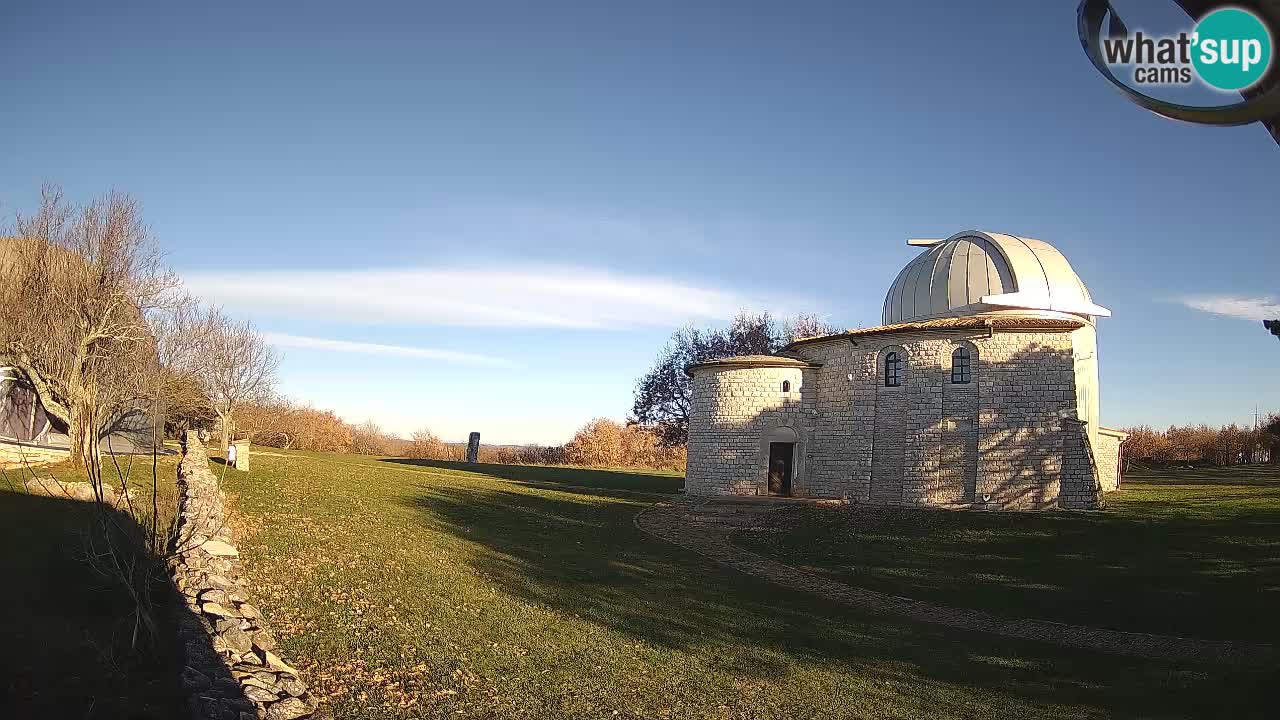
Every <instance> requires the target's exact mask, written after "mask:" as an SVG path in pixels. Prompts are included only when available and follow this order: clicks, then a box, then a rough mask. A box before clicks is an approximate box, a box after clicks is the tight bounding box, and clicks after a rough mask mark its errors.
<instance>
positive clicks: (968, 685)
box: [218, 453, 1280, 718]
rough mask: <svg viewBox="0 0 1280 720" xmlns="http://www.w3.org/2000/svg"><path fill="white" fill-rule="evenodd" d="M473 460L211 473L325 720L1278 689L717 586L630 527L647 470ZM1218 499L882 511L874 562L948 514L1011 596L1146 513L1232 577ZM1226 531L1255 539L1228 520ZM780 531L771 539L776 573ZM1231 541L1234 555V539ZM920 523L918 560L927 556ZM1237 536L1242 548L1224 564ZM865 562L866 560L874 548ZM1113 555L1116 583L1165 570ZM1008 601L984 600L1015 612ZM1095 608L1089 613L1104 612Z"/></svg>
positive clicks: (728, 576) (1121, 701) (706, 567)
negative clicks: (1085, 508)
mask: <svg viewBox="0 0 1280 720" xmlns="http://www.w3.org/2000/svg"><path fill="white" fill-rule="evenodd" d="M218 469H219V470H221V467H219V468H218ZM477 470H478V471H477V472H469V471H466V470H464V469H462V468H461V466H458V465H448V464H444V463H434V464H426V463H423V464H417V465H415V464H410V463H407V462H405V461H399V462H397V461H385V460H379V459H375V458H358V457H352V456H336V455H323V454H311V453H283V454H280V455H276V456H267V455H261V456H254V457H253V472H252V473H248V474H246V473H240V472H235V471H228V473H227V476H226V481H225V483H226V487H227V489H228V491H229V492H230V493H232V494H233V495H234V496H235V498H234V502H235V504H236V506H237V508H238V516H237V524H238V525H239V527H240V530H241V531H242V534H243V539H242V541H241V548H240V549H241V552H242V556H243V559H244V561H245V562H246V565H247V568H248V571H249V572H250V574H251V575H252V577H253V578H254V580H255V582H256V583H257V587H258V594H259V596H260V597H259V601H260V602H259V604H260V605H261V606H262V608H263V609H264V610H265V611H266V613H267V615H268V617H269V618H271V620H272V621H273V623H274V625H275V626H276V629H277V631H278V633H279V635H280V636H281V640H282V646H283V652H284V654H285V656H286V657H287V658H289V659H291V660H293V661H296V662H295V664H297V665H299V666H301V668H302V669H303V671H304V673H305V674H306V676H307V679H308V681H309V682H310V683H311V684H312V686H313V689H314V690H315V691H316V692H317V694H318V696H321V697H323V698H325V702H326V705H327V706H328V707H329V708H330V709H331V710H332V711H333V713H334V715H335V716H336V717H342V718H419V717H478V718H489V717H519V718H559V717H572V718H598V717H621V718H640V717H645V718H652V717H656V718H810V717H814V718H818V717H823V718H825V717H831V718H843V717H849V718H854V717H904V718H945V717H964V718H970V717H989V718H1007V717H1018V718H1037V717H1062V718H1076V717H1113V716H1122V717H1123V716H1141V717H1188V716H1192V717H1250V716H1257V717H1265V716H1267V715H1268V714H1269V713H1270V712H1271V711H1273V710H1274V706H1271V705H1266V704H1264V703H1269V702H1270V701H1271V699H1272V698H1273V697H1274V696H1273V694H1272V691H1271V688H1274V687H1275V684H1276V682H1277V680H1280V672H1277V670H1276V669H1274V668H1260V669H1256V670H1253V671H1241V670H1237V669H1232V668H1224V667H1213V666H1198V665H1188V666H1175V665H1172V664H1167V663H1162V662H1154V661H1145V660H1139V659H1134V658H1123V657H1117V656H1111V655H1105V654H1100V653H1093V652H1084V651H1074V650H1066V649H1062V648H1058V647H1054V646H1050V645H1044V644H1039V643H1029V642H1022V641H1013V640H1008V639H1004V638H998V637H992V636H986V635H982V634H977V633H968V632H958V631H949V630H944V629H941V628H938V627H934V626H929V625H917V624H911V623H906V622H903V621H900V620H898V619H895V618H892V617H883V616H869V615H865V614H862V613H859V612H855V611H851V610H849V609H847V608H844V607H840V606H836V605H833V604H831V603H828V602H825V601H822V600H819V599H817V598H814V597H811V596H808V595H805V594H802V593H797V592H791V591H787V590H784V589H781V588H778V587H775V586H771V585H768V584H765V583H763V582H761V581H758V580H754V579H751V578H747V577H744V576H741V575H738V574H736V573H733V572H731V571H727V570H724V569H722V568H720V567H718V566H716V565H714V564H712V563H710V562H709V561H705V560H703V559H701V558H700V557H697V556H694V555H692V554H690V553H688V552H687V551H684V550H681V549H679V548H676V547H674V546H670V545H667V544H665V543H663V542H661V541H658V540H654V539H651V538H649V537H648V536H645V535H643V534H642V533H640V532H639V531H638V530H637V529H636V528H635V526H634V524H633V519H634V516H635V514H636V513H637V512H638V511H639V510H640V509H642V508H643V507H645V506H646V505H647V504H649V503H651V502H654V501H655V500H656V499H658V498H659V496H655V495H649V494H644V491H652V492H655V493H669V492H671V491H672V490H673V489H674V488H675V487H676V486H677V485H678V481H676V480H673V478H672V477H671V476H669V475H662V474H636V473H626V472H621V471H583V470H574V469H568V468H516V467H503V466H484V467H481V468H477ZM1267 482H1270V481H1267ZM573 485H582V486H589V487H588V488H587V489H580V488H575V487H571V486H573ZM1228 487H1229V488H1235V489H1236V490H1238V491H1239V495H1238V496H1236V497H1234V499H1230V500H1226V501H1223V502H1224V504H1226V505H1228V506H1231V507H1236V508H1237V509H1236V510H1233V511H1226V510H1223V511H1221V513H1226V516H1224V517H1221V518H1220V519H1219V520H1213V518H1215V517H1218V515H1219V514H1220V513H1219V512H1217V511H1212V510H1209V509H1207V508H1206V507H1205V503H1204V500H1203V496H1204V495H1205V494H1208V493H1213V492H1216V489H1215V488H1209V487H1205V488H1200V489H1196V488H1194V487H1181V486H1177V487H1175V486H1169V487H1167V488H1164V489H1160V488H1158V487H1151V488H1136V489H1134V490H1127V491H1126V493H1128V495H1125V496H1123V497H1125V498H1126V499H1125V500H1124V501H1123V502H1117V503H1116V505H1115V507H1116V509H1115V510H1112V511H1108V513H1105V514H1098V515H1096V516H1095V515H1087V516H1086V515H1080V516H1069V517H1068V516H1058V515H1052V516H1050V515H1044V516H1038V515H1016V516H1014V515H982V516H978V515H972V516H963V517H965V518H971V519H964V520H957V519H955V518H961V517H962V516H960V515H956V514H949V513H926V514H918V516H917V519H916V520H915V521H912V520H911V519H909V518H904V519H899V520H896V521H894V522H896V523H898V524H897V527H898V528H900V529H903V530H904V532H905V529H906V528H909V527H910V526H911V525H912V524H913V522H914V523H915V524H918V525H919V526H920V527H922V528H923V529H922V530H919V531H918V532H915V533H914V534H912V537H915V538H916V540H914V541H913V542H911V543H905V544H902V545H900V546H899V548H898V550H897V564H898V565H899V566H901V567H903V568H908V569H910V568H912V567H913V566H914V565H916V564H919V563H920V562H921V561H920V560H918V559H917V557H916V554H917V551H918V550H920V548H928V550H927V553H928V554H929V556H931V557H932V556H934V555H937V554H939V553H941V552H942V547H943V546H944V545H945V541H949V540H955V539H956V538H957V536H956V535H955V534H954V532H956V528H955V527H954V525H955V524H956V523H961V524H963V523H966V522H968V523H978V524H979V525H980V526H981V523H993V524H994V525H993V526H992V527H990V528H989V529H987V530H986V531H985V533H986V534H987V535H995V534H1007V535H1008V536H1009V539H1008V540H1007V541H1004V542H1003V544H1001V546H1000V548H1001V549H1000V550H999V551H998V552H997V551H995V550H990V551H988V550H986V549H983V550H982V554H983V555H990V556H992V560H991V562H993V563H994V564H993V566H992V569H991V570H990V572H991V574H993V575H1007V576H1008V577H1010V578H1012V579H1011V580H1009V581H1007V582H1006V583H1005V584H1007V585H1010V586H1013V585H1016V584H1017V583H1018V582H1020V580H1019V579H1018V578H1021V577H1023V576H1025V581H1024V582H1026V583H1041V582H1043V583H1046V584H1047V583H1048V582H1049V581H1047V580H1044V579H1043V578H1042V577H1041V576H1040V574H1039V573H1038V571H1036V570H1034V569H1032V568H1031V567H1030V566H1033V565H1035V563H1034V562H1028V563H1021V562H1019V561H1017V559H1016V558H1017V556H1018V555H1019V554H1020V553H1022V552H1031V553H1034V554H1037V555H1038V556H1040V557H1044V556H1046V555H1048V554H1049V553H1048V552H1047V551H1046V550H1044V549H1043V548H1044V545H1045V543H1047V542H1048V541H1049V540H1050V539H1051V537H1052V535H1053V534H1056V535H1059V536H1061V537H1062V541H1063V542H1065V543H1067V544H1068V545H1067V547H1069V548H1071V549H1070V550H1065V551H1064V552H1066V553H1073V552H1080V553H1085V552H1088V553H1092V554H1093V555H1094V561H1095V562H1099V560H1098V557H1099V554H1100V553H1101V555H1102V557H1104V558H1105V557H1109V556H1107V555H1106V554H1105V553H1104V552H1103V550H1105V549H1107V548H1110V547H1112V543H1114V542H1121V541H1124V540H1132V538H1133V535H1134V533H1132V532H1129V533H1118V531H1117V534H1114V535H1107V534H1089V533H1088V532H1086V530H1085V529H1084V528H1086V527H1089V526H1090V525H1089V524H1090V523H1103V524H1105V518H1108V517H1112V516H1114V517H1116V518H1131V520H1126V522H1134V523H1145V526H1146V529H1147V531H1148V532H1149V533H1151V534H1152V535H1155V536H1161V537H1165V538H1166V540H1165V542H1166V544H1167V546H1168V547H1170V548H1171V549H1172V550H1171V552H1174V553H1182V552H1185V551H1186V549H1187V548H1188V547H1195V546H1196V544H1197V543H1196V541H1194V540H1193V539H1192V538H1190V537H1187V538H1184V537H1179V536H1175V535H1176V534H1180V533H1183V532H1184V531H1188V529H1191V530H1194V531H1195V532H1197V533H1199V534H1198V535H1197V537H1200V538H1206V537H1212V538H1213V539H1214V540H1213V542H1214V543H1218V544H1221V545H1222V546H1223V547H1229V546H1233V545H1234V544H1242V545H1245V547H1243V548H1241V549H1240V550H1239V553H1238V554H1236V553H1235V552H1234V551H1228V550H1224V549H1215V550H1214V551H1213V552H1212V553H1209V554H1208V555H1209V556H1210V557H1223V558H1224V559H1225V558H1230V559H1231V560H1232V561H1233V562H1237V563H1248V562H1250V560H1251V559H1256V558H1258V557H1260V555H1258V553H1265V552H1274V550H1275V542H1276V539H1277V535H1278V533H1276V531H1275V526H1274V525H1273V524H1269V523H1273V522H1274V514H1272V515H1268V511H1267V509H1266V505H1267V503H1266V502H1262V503H1261V504H1259V505H1258V506H1256V507H1253V509H1252V510H1249V509H1248V508H1249V507H1251V505H1253V504H1254V503H1255V501H1254V500H1250V499H1249V498H1250V497H1252V496H1253V495H1257V494H1261V495H1266V494H1267V493H1269V492H1270V490H1268V489H1267V488H1268V487H1270V486H1269V485H1265V484H1264V485H1263V486H1258V487H1255V486H1251V485H1233V486H1228ZM636 491H641V492H636ZM1162 493H1163V495H1162ZM1271 497H1272V502H1274V496H1271ZM1272 507H1273V508H1274V505H1272ZM1060 517H1061V518H1062V519H1059V518H1060ZM813 518H814V520H815V521H821V522H826V523H837V524H838V523H841V522H844V521H841V520H839V519H838V518H835V517H828V516H824V515H822V514H820V513H815V514H814V516H813ZM1095 518H1096V519H1095ZM1144 518H1145V519H1144ZM1242 518H1243V520H1242ZM1268 518H1270V519H1268ZM1246 521H1247V522H1251V523H1257V527H1256V528H1253V529H1250V530H1247V531H1246V530H1242V529H1239V528H1236V529H1232V527H1230V526H1234V524H1235V523H1237V522H1246ZM1116 522H1120V520H1116ZM1198 522H1199V523H1204V524H1207V525H1209V526H1212V527H1216V528H1218V531H1217V532H1216V533H1209V530H1207V529H1206V528H1204V527H1201V526H1200V525H1197V524H1196V523H1198ZM803 526H804V523H799V526H798V527H796V528H794V529H793V530H792V531H791V532H790V533H786V534H781V535H775V536H774V540H773V541H772V542H774V543H776V542H778V541H781V542H783V543H784V547H785V548H788V549H787V550H786V553H787V554H788V555H789V556H791V557H792V558H800V557H801V556H802V555H804V553H803V552H801V551H800V550H799V547H798V546H799V545H800V544H801V543H800V541H799V539H798V538H799V537H800V535H801V534H803V533H805V532H808V530H805V528H804V527H803ZM1197 528H1199V530H1196V529H1197ZM1255 532H1256V534H1257V535H1259V536H1260V537H1259V539H1257V540H1245V539H1244V538H1245V537H1248V536H1251V535H1252V534H1253V533H1255ZM932 533H939V534H938V535H937V538H938V540H939V542H938V543H935V545H936V547H932V546H930V544H929V543H928V542H926V539H927V538H926V536H928V535H930V534H932ZM1046 533H1048V534H1050V535H1049V536H1046V535H1045V534H1046ZM1268 533H1269V534H1268ZM1077 535H1079V536H1081V537H1082V538H1084V539H1080V538H1077V537H1076V536H1077ZM1090 538H1092V539H1090ZM960 539H963V538H962V537H961V538H960ZM1147 542H1148V544H1150V542H1153V541H1150V540H1149V541H1147ZM786 543H790V545H786ZM1266 543H1270V545H1267V544H1266ZM972 544H973V543H972V542H970V543H969V545H972ZM1256 545H1261V547H1262V548H1263V549H1261V550H1250V549H1249V547H1250V546H1256ZM842 547H848V548H852V547H853V543H849V544H846V545H844V546H842ZM955 550H957V551H958V550H959V548H956V549H955ZM831 552H834V546H833V547H831V548H828V550H826V551H822V552H819V553H816V555H814V557H808V556H805V557H804V561H805V562H808V563H811V564H814V565H815V566H821V565H822V564H821V563H819V562H817V560H816V559H815V558H823V557H825V558H827V559H828V561H831V560H832V559H833V556H832V555H831ZM881 552H882V553H883V557H882V560H881V562H882V563H883V564H884V565H885V566H888V564H889V562H890V560H889V551H888V550H887V549H885V550H882V551H881ZM1126 552H1127V553H1128V554H1123V557H1124V558H1125V559H1124V562H1125V563H1129V564H1130V565H1131V568H1130V569H1131V570H1132V571H1133V572H1135V573H1154V572H1162V571H1160V570H1158V569H1159V568H1166V569H1168V568H1173V569H1178V568H1179V567H1180V566H1178V565H1176V564H1175V565H1169V564H1168V562H1166V561H1160V560H1158V559H1151V558H1147V557H1146V555H1144V554H1137V555H1134V554H1133V553H1132V552H1128V551H1126ZM996 558H1004V559H996ZM1103 562H1107V563H1111V562H1120V560H1115V559H1106V560H1103ZM1152 562H1154V563H1156V564H1155V565H1150V563H1152ZM831 564H832V565H833V566H836V565H841V563H840V562H831ZM940 564H942V563H941V562H939V561H934V562H933V565H935V566H936V565H940ZM843 565H844V566H845V567H846V571H847V566H848V562H847V561H846V562H844V563H843ZM1223 567H1224V568H1225V567H1226V566H1223ZM834 571H836V572H840V570H839V569H836V570H834ZM882 574H883V575H886V576H892V573H890V572H884V573H882ZM1228 577H1229V576H1228ZM1271 577H1272V578H1274V575H1272V576H1271ZM1077 582H1085V583H1087V584H1089V585H1090V586H1092V587H1093V588H1095V589H1096V588H1097V587H1098V583H1097V582H1094V581H1092V580H1088V579H1085V580H1079V579H1077V578H1075V577H1071V576H1062V575H1054V576H1053V580H1052V583H1053V584H1055V585H1057V586H1063V587H1066V588H1069V589H1068V590H1064V591H1063V592H1064V593H1068V592H1069V593H1074V594H1075V595H1077V596H1080V597H1084V596H1086V595H1088V593H1090V592H1092V591H1091V590H1089V589H1080V588H1077V587H1076V583H1077ZM1140 584H1141V583H1140V582H1139V581H1136V580H1135V581H1133V582H1130V583H1129V584H1128V585H1127V586H1126V587H1136V586H1137V585H1140ZM1206 584H1208V583H1196V584H1194V585H1193V587H1204V586H1205V585H1206ZM1264 586H1265V585H1264V584H1259V585H1258V586H1257V587H1256V590H1257V592H1258V593H1263V592H1264V590H1263V587H1264ZM1270 586H1274V582H1273V583H1271V584H1270ZM1018 592H1020V591H1018ZM1270 592H1274V591H1270ZM1007 593H1008V594H1005V595H1000V594H997V595H995V596H994V597H996V598H1012V597H1016V592H1015V590H1009V591H1007ZM922 594H923V593H922ZM1112 596H1113V599H1112V600H1104V599H1091V600H1090V602H1092V603H1094V604H1098V603H1103V602H1107V603H1111V604H1116V603H1119V604H1123V602H1122V600H1123V599H1114V593H1113V594H1112ZM1152 596H1153V592H1147V593H1144V594H1139V595H1138V596H1136V597H1135V599H1134V603H1140V602H1142V601H1143V598H1149V597H1152ZM956 602H959V600H956ZM1015 607H1021V608H1024V609H1026V610H1027V611H1028V612H1029V613H1032V614H1040V613H1038V612H1035V611H1036V610H1037V609H1036V608H1034V607H1031V606H1026V605H1023V606H1015V605H1014V604H1012V601H1010V604H1009V605H1008V606H1007V609H1010V610H1011V611H1012V610H1013V609H1014V608H1015ZM1251 607H1253V606H1251ZM993 609H999V608H993ZM1244 612H1253V611H1252V610H1248V611H1244ZM1101 615H1102V613H1099V616H1098V617H1097V618H1095V619H1101ZM1193 622H1198V621H1195V620H1193ZM1230 622H1234V621H1226V620H1219V621H1217V622H1216V623H1215V624H1214V625H1213V626H1212V627H1218V628H1221V627H1225V626H1229V624H1230ZM1191 629H1196V628H1195V627H1194V626H1192V627H1191ZM1200 634H1208V635H1212V634H1215V633H1212V632H1208V631H1206V632H1205V633H1200Z"/></svg>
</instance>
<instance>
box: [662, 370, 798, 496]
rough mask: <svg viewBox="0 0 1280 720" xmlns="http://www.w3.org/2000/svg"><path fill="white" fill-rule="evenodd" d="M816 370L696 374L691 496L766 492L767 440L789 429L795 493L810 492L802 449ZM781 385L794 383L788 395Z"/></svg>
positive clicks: (688, 474)
mask: <svg viewBox="0 0 1280 720" xmlns="http://www.w3.org/2000/svg"><path fill="white" fill-rule="evenodd" d="M812 372H814V371H811V370H803V369H801V368H788V367H724V368H706V369H703V370H699V371H697V372H696V373H695V374H694V377H693V406H692V408H691V410H690V416H689V460H688V464H687V467H686V471H685V491H686V492H688V493H689V494H692V495H765V494H768V482H767V468H766V465H767V464H768V452H769V444H768V443H769V438H770V436H771V434H772V433H774V432H775V431H778V430H783V431H784V432H785V431H787V430H789V431H791V432H794V438H795V440H794V441H795V442H796V447H797V450H796V454H795V460H794V464H793V467H792V489H793V492H794V493H795V494H809V493H811V492H812V488H811V487H808V486H807V485H806V472H805V451H804V448H805V445H806V439H807V436H808V425H809V420H810V417H811V415H812V414H813V413H812V409H811V405H812V403H811V401H810V396H809V393H810V390H809V388H808V385H807V384H806V382H805V375H807V374H810V373H812ZM783 382H787V383H790V391H789V392H783V390H782V386H783ZM786 440H788V441H790V440H791V438H790V437H787V438H786Z"/></svg>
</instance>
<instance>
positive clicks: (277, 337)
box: [262, 332, 511, 366]
mask: <svg viewBox="0 0 1280 720" xmlns="http://www.w3.org/2000/svg"><path fill="white" fill-rule="evenodd" d="M262 336H263V338H264V339H265V340H266V341H267V342H269V343H271V344H272V345H275V346H277V347H292V348H305V349H308V350H329V351H332V352H344V353H359V354H362V355H390V356H395V357H411V358H423V359H426V360H440V361H445V362H453V363H460V364H465V365H493V366H510V365H511V363H510V362H509V361H507V360H504V359H502V358H497V357H492V356H490V355H478V354H475V353H465V352H456V351H453V350H437V349H435V348H420V347H406V346H404V345H382V344H380V343H365V342H351V341H348V340H334V339H331V338H318V337H308V336H306V335H288V334H285V333H275V332H266V333H263V334H262Z"/></svg>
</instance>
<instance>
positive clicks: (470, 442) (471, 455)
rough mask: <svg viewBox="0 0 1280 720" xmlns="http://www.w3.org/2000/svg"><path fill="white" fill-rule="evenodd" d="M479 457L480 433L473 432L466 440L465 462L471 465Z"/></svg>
mask: <svg viewBox="0 0 1280 720" xmlns="http://www.w3.org/2000/svg"><path fill="white" fill-rule="evenodd" d="M479 456H480V433H478V432H473V433H471V437H469V438H467V462H469V463H473V462H475V461H476V458H478V457H479Z"/></svg>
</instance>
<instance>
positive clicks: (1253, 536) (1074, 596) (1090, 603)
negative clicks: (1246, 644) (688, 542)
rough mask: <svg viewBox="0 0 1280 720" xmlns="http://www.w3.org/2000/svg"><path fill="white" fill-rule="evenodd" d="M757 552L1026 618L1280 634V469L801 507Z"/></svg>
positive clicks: (746, 541) (1265, 638) (1231, 634)
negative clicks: (1056, 501)
mask: <svg viewBox="0 0 1280 720" xmlns="http://www.w3.org/2000/svg"><path fill="white" fill-rule="evenodd" d="M770 519H771V522H772V524H773V529H774V530H775V532H765V533H751V534H743V535H740V536H738V538H737V542H738V543H739V544H740V545H742V546H744V547H746V548H749V549H751V550H753V551H756V552H759V553H762V554H765V555H771V556H773V557H777V558H779V559H782V560H784V561H786V562H788V563H790V564H792V565H797V566H801V567H805V568H808V569H810V570H815V571H818V572H821V573H824V574H828V575H830V576H833V577H835V578H837V579H839V580H841V581H843V582H846V583H849V584H851V585H857V586H860V587H865V588H870V589H873V590H880V591H883V592H888V593H892V594H895V595H903V596H907V597H911V598H919V599H925V600H933V601H936V602H940V603H946V604H949V605H957V606H963V607H972V608H979V609H983V610H988V611H992V612H997V613H1005V614H1008V615H1013V616H1018V617H1034V618H1041V619H1046V620H1056V621H1060V622H1068V623H1078V624H1089V625H1097V626H1101V627H1109V628H1116V629H1121V630H1134V631H1141V632H1153V633H1163V634H1174V635H1183V636H1187V637H1199V638H1211V639H1233V640H1248V641H1253V642H1269V643H1280V612H1277V610H1280V468H1275V467H1265V466H1263V467H1258V466H1254V467H1242V468H1227V469H1196V470H1171V471H1163V472H1151V471H1146V472H1136V471H1135V472H1132V473H1130V474H1129V475H1128V476H1127V477H1126V479H1125V484H1124V490H1123V491H1121V492H1118V493H1114V494H1111V495H1108V496H1107V508H1106V510H1105V511H1101V512H1054V513H1042V514H1026V513H973V512H937V511H921V510H890V509H884V508H860V509H852V510H849V509H831V508H817V507H789V508H785V509H783V510H780V511H778V512H775V513H771V515H770Z"/></svg>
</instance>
